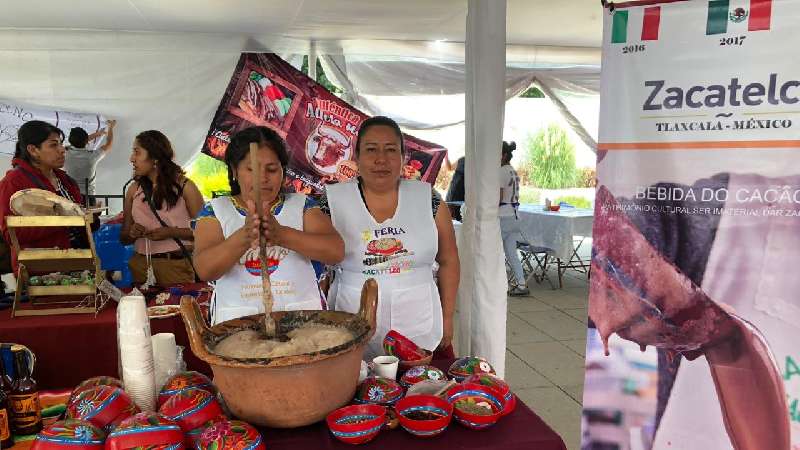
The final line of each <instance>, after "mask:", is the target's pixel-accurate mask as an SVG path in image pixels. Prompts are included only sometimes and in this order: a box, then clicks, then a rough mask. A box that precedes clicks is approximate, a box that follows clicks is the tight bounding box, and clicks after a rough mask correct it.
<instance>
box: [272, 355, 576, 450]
mask: <svg viewBox="0 0 800 450" xmlns="http://www.w3.org/2000/svg"><path fill="white" fill-rule="evenodd" d="M453 361H454V360H452V359H451V360H438V361H437V360H434V361H433V363H432V364H433V365H435V366H437V367H439V368H440V369H442V370H445V371H446V370H447V368H448V367H450V364H451V363H452V362H453ZM261 434H262V436H263V437H264V443H265V444H266V446H267V449H269V450H312V449H314V450H316V449H320V450H336V449H341V450H346V449H352V448H353V446H352V445H349V444H345V443H343V442H340V441H338V440H336V438H334V437H333V435H331V433H330V431H328V426H327V425H326V424H325V423H324V422H319V423H316V424H314V425H310V426H307V427H303V428H295V429H290V430H278V429H270V428H268V429H261ZM358 448H363V449H381V450H410V449H414V450H417V449H432V450H433V449H435V450H443V449H447V450H456V449H461V450H466V449H470V450H495V449H498V450H500V449H502V450H567V447H566V445H564V441H563V440H562V439H561V437H559V436H558V434H556V432H555V431H553V430H552V429H551V428H550V427H549V426H548V425H547V424H546V423H544V421H542V419H540V418H539V416H537V415H536V414H535V413H534V412H533V411H531V409H530V408H528V406H527V405H525V404H524V403H523V402H522V401H521V400H519V399H517V407H516V409H515V410H514V411H513V412H512V413H511V414H509V415H507V416H505V417H503V418H502V419H500V421H499V422H498V423H497V424H496V425H494V426H493V427H491V428H489V429H486V430H482V431H475V430H468V429H466V428H464V427H463V426H461V425H459V424H458V423H456V421H455V419H454V420H453V421H452V423H450V426H449V427H448V428H447V430H445V432H444V433H442V434H440V435H439V436H436V437H434V438H429V439H421V438H417V437H414V436H412V435H411V434H409V433H407V432H406V431H405V430H403V429H402V427H398V428H397V429H395V430H384V431H382V432H381V434H379V435H378V436H377V437H376V438H375V439H373V440H372V441H371V442H368V443H367V444H364V445H360V446H358Z"/></svg>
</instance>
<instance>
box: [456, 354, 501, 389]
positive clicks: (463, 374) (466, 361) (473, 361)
mask: <svg viewBox="0 0 800 450" xmlns="http://www.w3.org/2000/svg"><path fill="white" fill-rule="evenodd" d="M476 373H491V374H493V375H494V374H495V373H496V372H495V371H494V368H493V367H492V365H491V364H489V361H487V360H485V359H484V358H479V357H477V356H466V357H464V358H459V359H457V360H456V361H455V362H454V363H453V364H451V365H450V368H449V369H447V375H449V376H450V377H451V378H453V379H455V380H456V381H458V382H459V383H461V382H462V381H464V380H465V379H466V378H467V377H468V376H470V375H474V374H476Z"/></svg>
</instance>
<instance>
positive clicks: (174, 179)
mask: <svg viewBox="0 0 800 450" xmlns="http://www.w3.org/2000/svg"><path fill="white" fill-rule="evenodd" d="M174 158H175V152H174V151H173V150H172V144H170V142H169V139H167V137H166V136H164V134H163V133H161V132H160V131H157V130H149V131H144V132H142V133H139V135H138V136H136V139H134V141H133V152H132V153H131V158H130V161H131V164H132V165H133V173H134V182H132V183H131V186H130V187H129V188H128V191H127V192H126V193H125V202H124V206H123V217H124V219H123V224H122V231H121V232H120V241H121V242H122V243H123V244H126V245H127V244H130V243H133V244H134V249H135V250H136V253H134V255H133V256H132V257H131V259H130V261H129V262H128V265H129V266H130V268H131V274H132V275H133V279H134V281H135V282H136V283H144V282H145V280H146V279H147V269H148V267H149V266H152V268H153V273H154V275H155V278H156V283H157V284H158V285H160V286H166V285H172V284H178V283H191V282H193V281H194V280H195V274H194V269H193V268H192V262H191V258H192V256H191V249H192V241H193V239H194V237H193V235H192V229H191V227H190V223H189V222H190V219H191V218H192V217H195V216H197V213H199V212H200V209H201V208H202V207H203V196H202V195H201V194H200V191H199V190H198V189H197V186H196V185H195V184H194V183H193V182H192V181H191V180H190V179H189V178H187V177H186V174H185V173H184V172H183V169H181V167H180V166H179V165H178V164H176V163H175V161H174V160H173V159H174Z"/></svg>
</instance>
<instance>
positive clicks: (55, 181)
mask: <svg viewBox="0 0 800 450" xmlns="http://www.w3.org/2000/svg"><path fill="white" fill-rule="evenodd" d="M63 141H64V133H63V132H62V131H61V130H59V129H58V128H56V127H55V126H53V125H51V124H49V123H47V122H42V121H40V120H32V121H30V122H25V123H24V124H23V125H22V126H21V127H20V128H19V131H18V132H17V146H16V150H15V152H14V159H13V160H12V161H11V166H12V167H11V170H9V171H8V172H6V176H5V177H4V178H3V179H2V181H0V227H2V230H3V237H4V239H5V240H6V242H10V241H9V236H8V229H7V228H6V216H9V215H12V214H13V213H12V212H11V206H10V204H9V202H10V200H11V196H12V195H14V193H15V192H17V191H20V190H22V189H31V188H35V189H44V190H47V191H51V192H55V193H56V194H58V195H60V196H62V197H64V198H66V199H68V200H71V201H73V202H75V203H78V204H81V203H82V202H83V197H81V193H80V190H79V189H78V185H77V183H75V180H73V179H72V178H70V177H69V175H67V174H66V173H65V172H64V171H63V170H61V168H62V167H63V166H64V152H65V150H64V144H63ZM84 234H85V232H84ZM16 235H17V240H18V241H19V245H20V248H23V249H24V248H53V247H58V248H63V249H66V248H83V247H86V246H87V245H88V242H86V238H85V236H83V235H82V234H81V233H80V232H79V230H78V229H75V228H25V229H18V230H17V231H16ZM12 261H13V265H14V270H15V272H16V268H17V263H16V261H17V255H16V254H13V255H12Z"/></svg>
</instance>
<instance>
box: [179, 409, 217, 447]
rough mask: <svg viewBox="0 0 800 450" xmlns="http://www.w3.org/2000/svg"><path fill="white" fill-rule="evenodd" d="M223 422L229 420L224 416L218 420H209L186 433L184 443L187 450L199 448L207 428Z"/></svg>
mask: <svg viewBox="0 0 800 450" xmlns="http://www.w3.org/2000/svg"><path fill="white" fill-rule="evenodd" d="M222 420H228V419H227V418H226V417H224V416H220V417H217V418H216V419H212V420H209V421H208V422H206V423H204V424H203V425H200V426H199V427H197V428H195V429H194V430H192V431H187V432H185V433H184V439H183V442H184V443H185V445H186V448H197V445H198V444H200V436H201V435H202V434H203V431H205V430H206V428H208V427H210V426H211V425H213V424H215V423H217V422H219V421H222Z"/></svg>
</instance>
